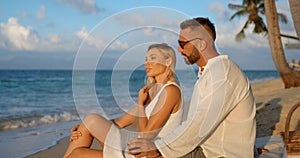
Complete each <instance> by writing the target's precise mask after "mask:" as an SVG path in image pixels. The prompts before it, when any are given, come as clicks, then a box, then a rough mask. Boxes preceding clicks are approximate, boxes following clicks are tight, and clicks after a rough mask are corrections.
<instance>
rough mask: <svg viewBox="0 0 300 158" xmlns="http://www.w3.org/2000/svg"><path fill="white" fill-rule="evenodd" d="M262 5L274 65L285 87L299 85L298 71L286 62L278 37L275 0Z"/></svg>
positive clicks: (299, 75)
mask: <svg viewBox="0 0 300 158" xmlns="http://www.w3.org/2000/svg"><path fill="white" fill-rule="evenodd" d="M264 5H265V11H266V19H267V26H268V36H269V44H270V47H271V52H272V58H273V61H274V64H275V67H276V69H277V71H278V72H279V74H280V77H281V79H282V81H283V83H284V85H285V88H290V87H297V86H300V72H296V71H294V70H292V68H291V67H290V66H289V65H288V63H287V62H286V58H285V55H284V50H283V46H282V42H281V37H280V29H279V23H278V17H277V10H276V5H275V0H265V1H264Z"/></svg>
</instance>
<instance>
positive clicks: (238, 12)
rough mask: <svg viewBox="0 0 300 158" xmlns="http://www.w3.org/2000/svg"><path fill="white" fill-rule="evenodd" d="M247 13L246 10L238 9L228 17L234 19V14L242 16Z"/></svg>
mask: <svg viewBox="0 0 300 158" xmlns="http://www.w3.org/2000/svg"><path fill="white" fill-rule="evenodd" d="M247 14H248V12H247V11H246V10H239V11H237V12H236V13H234V14H233V15H232V16H231V17H230V19H229V20H232V19H234V18H235V17H236V16H237V17H241V16H244V15H247Z"/></svg>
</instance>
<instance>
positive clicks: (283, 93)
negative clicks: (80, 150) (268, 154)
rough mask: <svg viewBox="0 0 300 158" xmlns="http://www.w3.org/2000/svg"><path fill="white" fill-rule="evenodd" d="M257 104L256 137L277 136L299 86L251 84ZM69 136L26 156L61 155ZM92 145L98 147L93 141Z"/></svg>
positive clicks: (299, 96) (296, 125) (299, 116)
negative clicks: (287, 87)
mask: <svg viewBox="0 0 300 158" xmlns="http://www.w3.org/2000/svg"><path fill="white" fill-rule="evenodd" d="M252 89H253V93H254V96H255V101H256V105H257V138H260V137H265V136H279V135H280V132H284V128H285V121H286V116H287V114H288V112H289V110H290V109H291V107H292V106H293V105H295V104H296V103H297V102H299V101H300V87H298V88H289V89H284V86H283V83H282V81H281V80H280V79H275V80H269V81H265V82H260V83H254V84H252ZM299 120H300V109H297V110H296V111H295V112H294V115H293V117H292V120H291V128H290V130H295V129H300V121H299ZM68 139H69V138H64V139H62V140H60V141H59V142H58V144H57V145H55V146H53V147H51V148H49V149H47V150H44V151H40V152H38V153H36V154H33V155H30V156H28V158H60V157H62V156H63V154H64V152H65V150H66V148H67V146H68V143H69V140H68ZM93 147H96V148H97V147H98V145H97V144H96V143H95V144H94V146H93Z"/></svg>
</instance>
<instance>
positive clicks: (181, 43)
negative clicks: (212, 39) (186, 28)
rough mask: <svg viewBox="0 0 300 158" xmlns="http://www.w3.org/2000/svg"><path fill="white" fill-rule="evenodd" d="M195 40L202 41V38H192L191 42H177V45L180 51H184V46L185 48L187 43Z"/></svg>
mask: <svg viewBox="0 0 300 158" xmlns="http://www.w3.org/2000/svg"><path fill="white" fill-rule="evenodd" d="M196 39H199V40H202V38H194V39H191V40H189V41H180V40H178V44H179V46H180V47H181V49H184V46H185V45H186V44H188V43H189V42H191V41H193V40H196Z"/></svg>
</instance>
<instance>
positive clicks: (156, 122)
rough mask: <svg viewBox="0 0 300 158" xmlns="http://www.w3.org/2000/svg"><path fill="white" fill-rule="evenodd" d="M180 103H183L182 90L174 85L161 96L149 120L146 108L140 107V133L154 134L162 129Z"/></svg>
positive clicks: (168, 87) (167, 88)
mask: <svg viewBox="0 0 300 158" xmlns="http://www.w3.org/2000/svg"><path fill="white" fill-rule="evenodd" d="M179 103H181V92H180V89H179V88H178V87H176V86H174V85H169V86H167V87H166V88H165V89H164V91H163V92H162V93H161V95H160V96H159V98H158V102H157V104H156V105H155V108H154V109H153V111H152V114H151V116H150V118H149V119H148V118H147V117H146V114H145V108H144V107H143V106H141V105H139V107H140V108H139V113H140V118H139V120H138V127H139V131H140V132H151V131H152V132H153V131H156V130H158V129H160V128H161V127H162V126H163V125H164V124H165V123H166V122H167V120H168V118H169V117H170V115H171V113H172V110H173V109H174V107H175V106H176V105H178V104H179Z"/></svg>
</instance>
